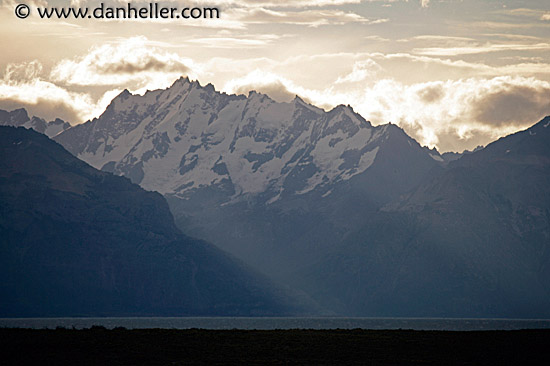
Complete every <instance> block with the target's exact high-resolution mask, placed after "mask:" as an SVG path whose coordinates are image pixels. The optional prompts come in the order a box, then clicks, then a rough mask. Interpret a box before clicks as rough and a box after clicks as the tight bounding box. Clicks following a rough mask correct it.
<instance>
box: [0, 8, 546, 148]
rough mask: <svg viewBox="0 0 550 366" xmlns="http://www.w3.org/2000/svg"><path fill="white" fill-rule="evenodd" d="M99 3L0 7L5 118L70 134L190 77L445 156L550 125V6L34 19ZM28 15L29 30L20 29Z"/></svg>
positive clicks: (0, 100)
mask: <svg viewBox="0 0 550 366" xmlns="http://www.w3.org/2000/svg"><path fill="white" fill-rule="evenodd" d="M101 2H102V1H92V0H73V1H54V0H51V1H47V0H17V1H14V0H0V50H1V51H0V109H7V110H13V109H15V108H20V107H25V108H27V110H28V111H29V114H30V115H36V116H39V117H43V118H46V119H48V120H51V119H54V118H56V117H59V118H62V119H64V120H66V121H68V122H70V123H71V124H73V125H74V124H79V123H83V122H85V121H86V120H88V119H91V118H94V117H98V116H99V115H100V114H101V113H102V112H103V111H104V110H105V108H106V106H107V105H108V104H109V102H110V101H111V100H112V99H113V98H114V97H115V96H116V95H118V94H119V93H120V92H121V91H122V90H124V89H128V90H130V91H131V92H132V93H139V94H142V93H144V92H145V91H146V90H152V89H158V88H166V87H169V86H170V85H171V84H172V83H173V82H174V81H175V80H176V79H178V78H179V77H180V76H189V77H190V78H191V79H193V80H198V81H199V82H200V83H201V84H202V85H205V84H208V83H212V84H213V85H214V86H215V88H216V89H217V90H219V91H223V92H227V93H237V94H247V93H248V92H249V91H250V90H256V91H258V92H261V93H265V94H268V95H269V96H271V97H272V98H273V99H275V100H277V101H288V100H291V99H293V98H294V96H295V95H299V96H300V97H301V98H302V99H304V100H306V101H308V102H309V103H312V104H314V105H316V106H319V107H321V108H324V109H326V110H330V109H331V108H333V107H335V106H336V105H338V104H344V105H350V106H352V107H353V109H354V110H355V111H356V112H358V113H360V114H361V115H362V116H363V117H364V118H365V119H367V120H369V121H371V123H372V124H373V125H379V124H385V123H388V122H392V123H394V124H397V125H399V126H401V127H402V128H403V129H404V130H405V131H406V132H407V133H408V134H409V135H411V136H412V137H414V138H415V139H417V140H418V141H419V142H420V143H421V144H422V145H426V146H429V147H436V148H437V149H438V150H439V151H441V152H444V151H463V150H465V149H469V150H472V149H474V148H475V147H477V146H479V145H486V144H487V143H489V142H491V141H493V140H495V139H497V138H499V137H501V136H505V135H507V134H510V133H513V132H516V131H518V130H521V129H524V128H527V127H529V126H531V125H533V124H534V123H536V122H538V121H539V120H540V119H542V118H543V117H544V116H546V115H550V1H549V0H524V1H519V0H505V1H496V0H408V1H407V0H287V1H281V0H219V1H216V0H212V1H210V0H195V1H194V2H190V1H166V2H162V3H161V5H165V6H168V7H178V9H181V8H184V7H199V8H204V7H210V8H212V7H217V8H218V9H219V10H220V17H219V18H216V19H183V18H180V19H139V20H136V19H133V20H129V19H74V18H69V19H41V18H40V17H39V15H38V12H37V9H36V7H45V6H50V7H52V6H58V7H61V6H64V7H68V6H80V7H89V8H90V9H93V8H95V7H97V6H98V5H99V4H100V3H101ZM103 2H104V3H105V6H118V7H121V6H127V2H125V1H124V2H123V1H117V0H104V1H103ZM20 3H24V4H26V5H28V6H29V7H30V15H29V17H28V18H26V19H19V18H18V17H16V16H15V12H14V9H15V7H16V6H17V5H18V4H20ZM132 6H134V7H141V6H148V2H146V1H142V0H138V1H133V2H132Z"/></svg>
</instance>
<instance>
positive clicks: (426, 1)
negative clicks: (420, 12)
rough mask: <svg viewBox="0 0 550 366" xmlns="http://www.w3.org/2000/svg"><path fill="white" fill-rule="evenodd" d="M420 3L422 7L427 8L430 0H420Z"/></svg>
mask: <svg viewBox="0 0 550 366" xmlns="http://www.w3.org/2000/svg"><path fill="white" fill-rule="evenodd" d="M420 4H421V5H422V7H423V8H427V7H428V5H429V4H430V0H420Z"/></svg>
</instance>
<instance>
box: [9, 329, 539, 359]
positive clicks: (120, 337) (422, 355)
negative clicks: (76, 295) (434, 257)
mask: <svg viewBox="0 0 550 366" xmlns="http://www.w3.org/2000/svg"><path fill="white" fill-rule="evenodd" d="M548 349H550V330H512V331H465V332H462V331H460V332H459V331H415V330H361V329H355V330H299V329H295V330H236V329H235V330H202V329H187V330H176V329H134V330H129V329H124V328H116V329H112V330H109V329H105V328H103V327H92V328H89V329H82V330H73V329H19V328H0V362H1V363H2V364H4V365H37V364H40V365H66V364H74V365H77V364H78V365H190V364H192V365H196V364H204V365H216V364H217V365H223V364H235V365H237V364H239V365H250V364H256V365H257V364H261V365H280V364H314V365H331V364H339V365H342V364H368V365H548V364H550V354H549V352H548Z"/></svg>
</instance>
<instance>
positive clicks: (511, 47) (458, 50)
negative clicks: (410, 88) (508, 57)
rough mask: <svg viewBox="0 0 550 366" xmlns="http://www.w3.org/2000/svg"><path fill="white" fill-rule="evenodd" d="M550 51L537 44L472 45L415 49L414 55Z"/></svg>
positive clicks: (543, 44)
mask: <svg viewBox="0 0 550 366" xmlns="http://www.w3.org/2000/svg"><path fill="white" fill-rule="evenodd" d="M548 50H550V44H549V43H536V44H512V43H506V44H490V43H489V44H484V45H471V46H465V47H428V48H415V49H414V50H413V53H416V54H418V55H429V56H457V55H472V54H478V53H488V52H502V51H515V52H517V51H548Z"/></svg>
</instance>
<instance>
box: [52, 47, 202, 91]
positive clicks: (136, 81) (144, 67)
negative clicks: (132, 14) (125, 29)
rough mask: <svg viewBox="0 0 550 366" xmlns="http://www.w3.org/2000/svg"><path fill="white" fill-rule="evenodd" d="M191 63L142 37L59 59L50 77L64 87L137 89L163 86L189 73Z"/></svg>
mask: <svg viewBox="0 0 550 366" xmlns="http://www.w3.org/2000/svg"><path fill="white" fill-rule="evenodd" d="M191 64H192V61H191V60H190V59H185V58H182V57H180V56H179V55H177V54H175V53H170V52H166V51H164V50H163V49H161V48H159V47H157V46H156V45H154V44H152V42H149V41H148V40H147V38H145V37H133V38H128V39H126V40H123V41H121V42H118V43H112V44H105V45H102V46H99V47H94V48H92V49H91V50H90V52H89V53H88V54H87V55H85V56H82V57H77V58H75V59H72V60H67V59H65V60H62V61H61V62H59V63H58V64H57V65H56V66H55V67H54V68H53V69H52V71H51V74H50V77H51V79H52V80H54V81H56V82H61V83H65V84H67V85H106V86H109V85H110V86H115V85H116V86H120V85H125V86H126V85H129V86H131V87H133V88H134V89H136V88H146V87H148V88H155V87H164V86H167V85H169V84H170V81H173V80H174V79H176V78H177V77H179V76H181V75H188V74H192V73H191V68H190V67H189V66H188V65H191Z"/></svg>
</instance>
